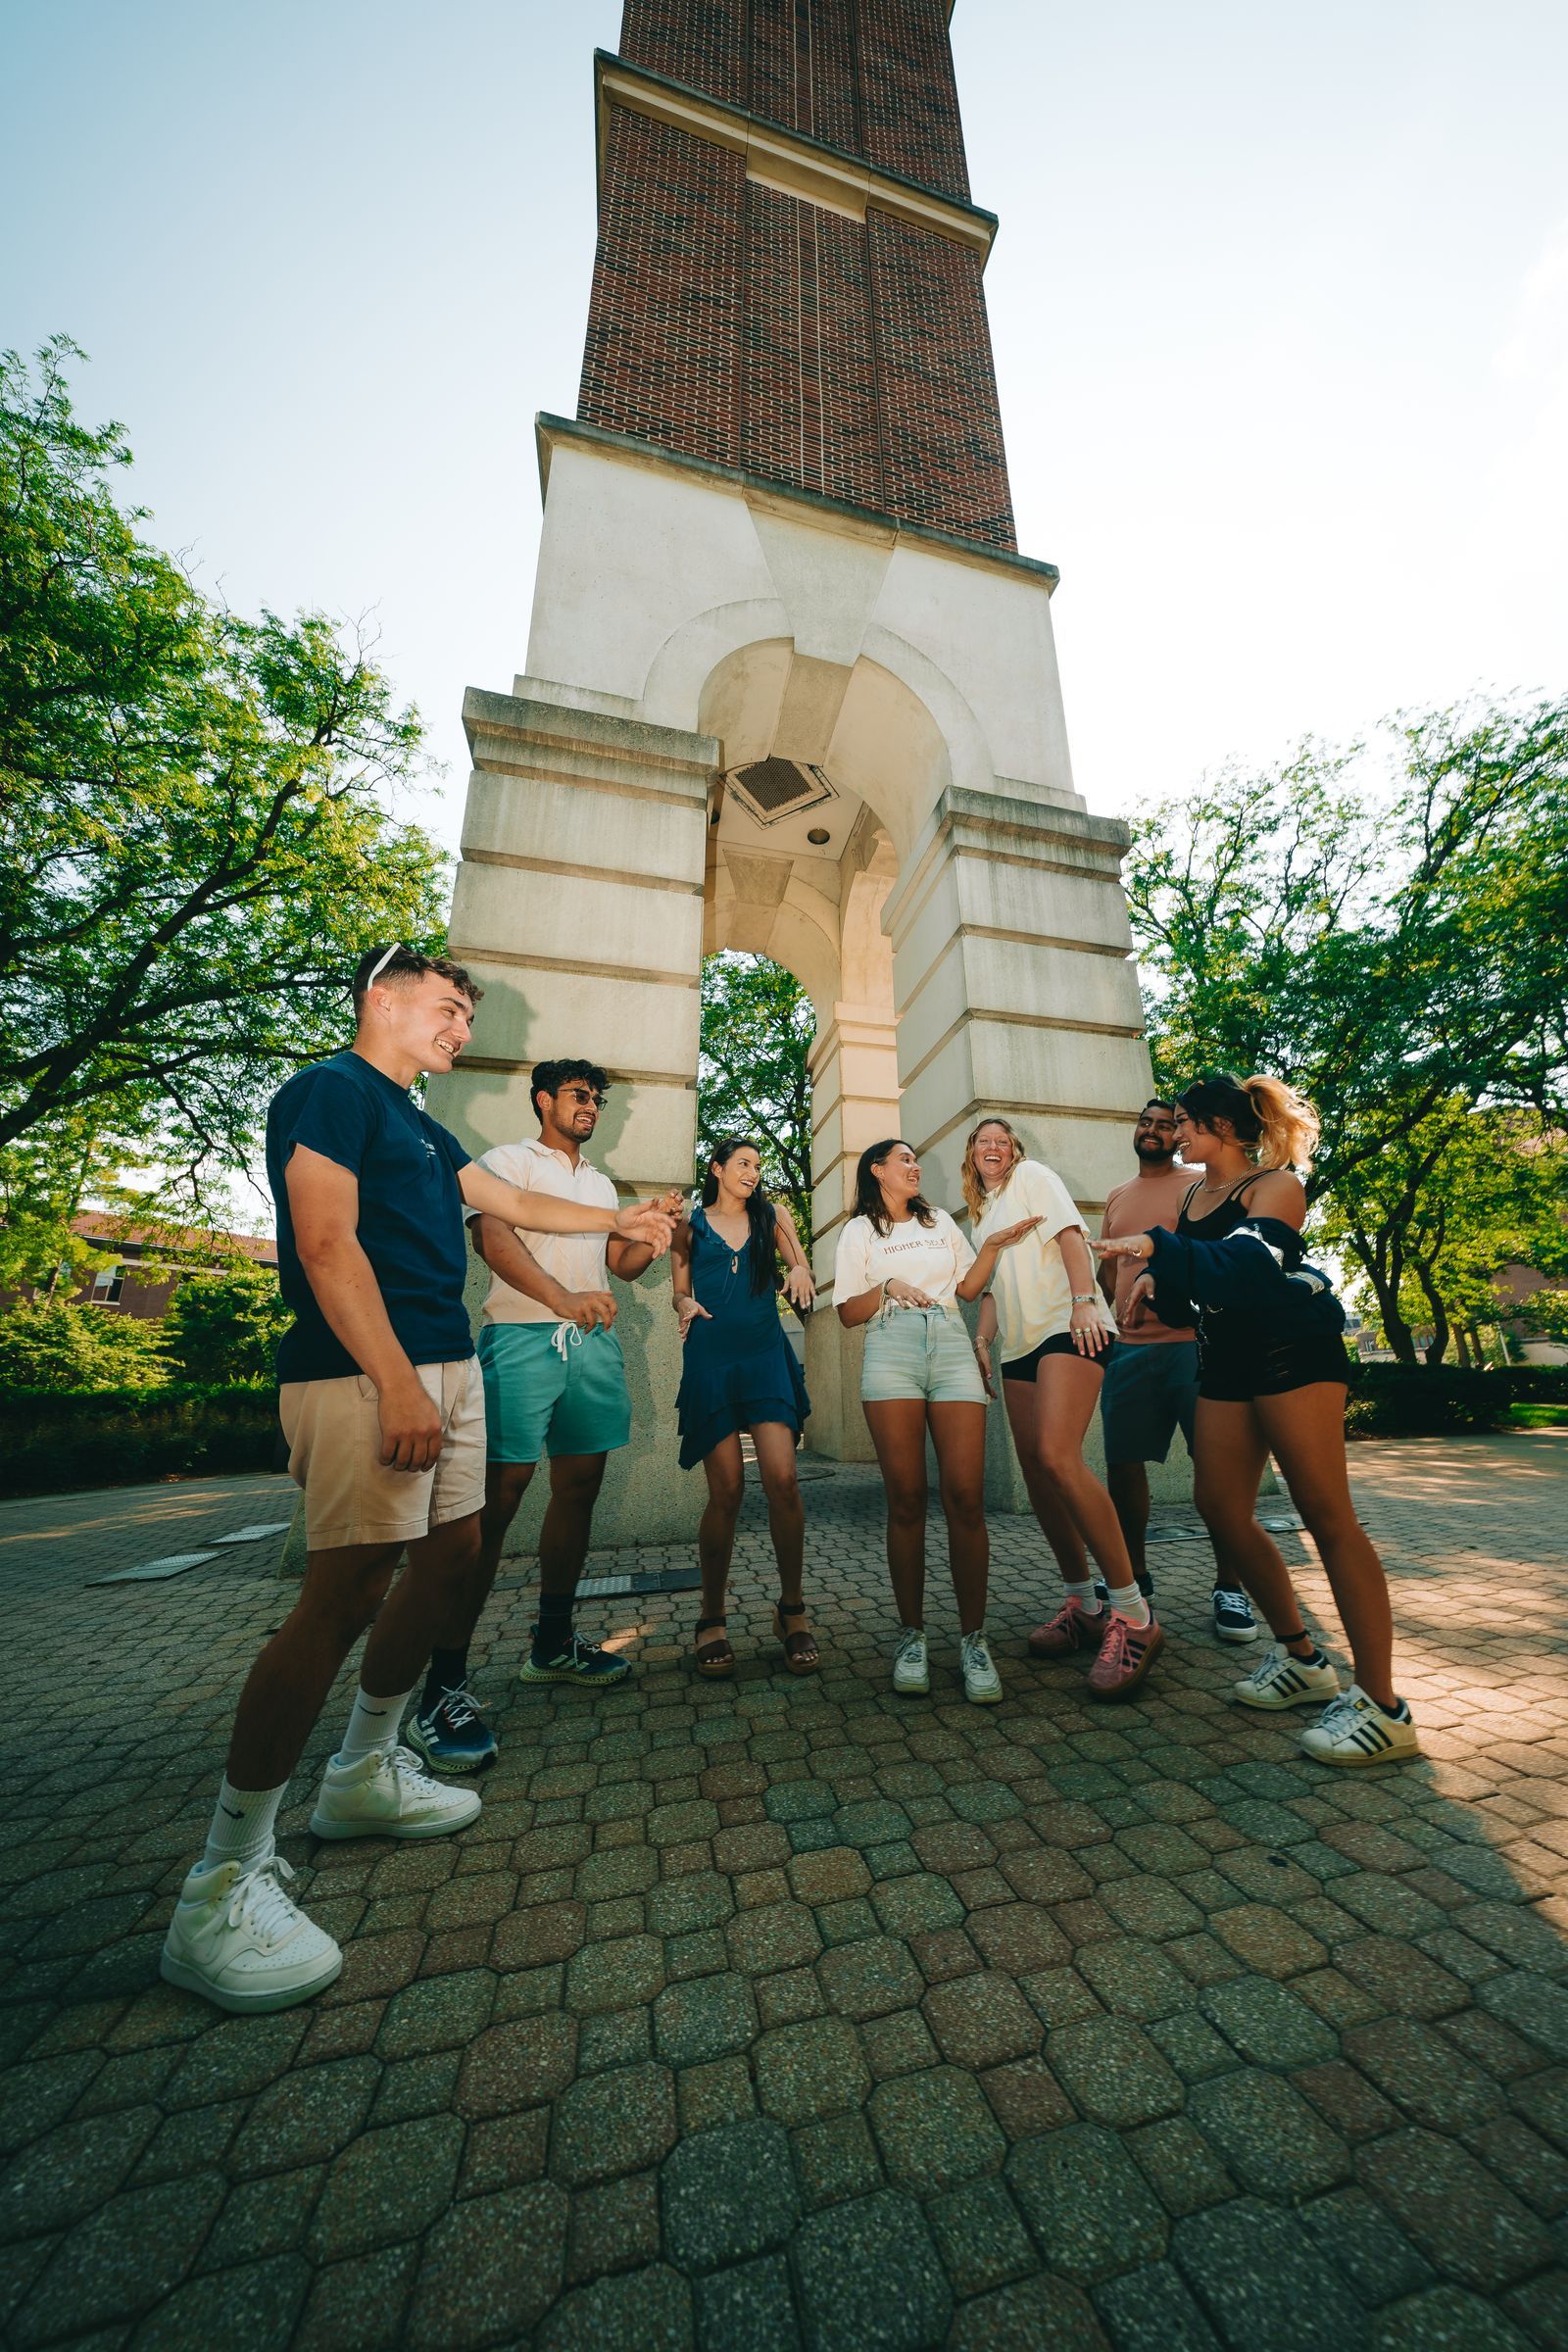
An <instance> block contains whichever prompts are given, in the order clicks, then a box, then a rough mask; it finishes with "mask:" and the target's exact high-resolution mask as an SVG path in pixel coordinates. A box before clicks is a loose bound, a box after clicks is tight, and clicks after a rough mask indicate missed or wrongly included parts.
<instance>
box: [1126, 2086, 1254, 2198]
mask: <svg viewBox="0 0 1568 2352" xmlns="http://www.w3.org/2000/svg"><path fill="white" fill-rule="evenodd" d="M1233 2079H1234V2078H1233ZM1127 2146H1128V2149H1129V2151H1130V2152H1131V2154H1132V2156H1133V2159H1134V2161H1135V2162H1136V2164H1137V2166H1138V2169H1139V2171H1140V2172H1141V2173H1142V2174H1143V2176H1144V2178H1145V2180H1147V2181H1148V2182H1149V2184H1150V2186H1151V2187H1152V2189H1153V2191H1154V2193H1155V2195H1156V2196H1157V2197H1158V2199H1159V2201H1160V2203H1161V2204H1162V2205H1163V2206H1164V2208H1165V2211H1166V2212H1167V2213H1168V2214H1169V2215H1170V2216H1171V2217H1172V2219H1173V2220H1176V2221H1180V2220H1181V2219H1182V2217H1183V2216H1184V2215H1185V2214H1189V2213H1201V2212H1202V2210H1203V2208H1204V2207H1205V2206H1207V2205H1218V2204H1221V2203H1222V2202H1223V2201H1224V2199H1225V2198H1226V2197H1233V2196H1235V2194H1236V2193H1237V2191H1236V2182H1235V2181H1234V2180H1232V2179H1231V2176H1230V2174H1229V2173H1228V2172H1227V2171H1226V2169H1225V2167H1224V2165H1223V2164H1222V2163H1221V2162H1220V2159H1219V2157H1218V2156H1217V2155H1216V2154H1215V2152H1214V2149H1213V2148H1212V2147H1210V2145H1209V2143H1208V2141H1207V2140H1205V2139H1204V2137H1203V2136H1202V2133H1201V2131H1197V2130H1195V2129H1194V2126H1193V2125H1192V2124H1191V2123H1189V2122H1188V2121H1187V2119H1186V2117H1185V2116H1171V2117H1168V2118H1167V2119H1166V2121H1165V2122H1163V2123H1159V2124H1146V2125H1145V2126H1144V2127H1143V2129H1142V2131H1131V2132H1129V2133H1128V2135H1127Z"/></svg>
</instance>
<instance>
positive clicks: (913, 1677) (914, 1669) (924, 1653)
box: [893, 1625, 931, 1691]
mask: <svg viewBox="0 0 1568 2352" xmlns="http://www.w3.org/2000/svg"><path fill="white" fill-rule="evenodd" d="M893 1688H894V1690H895V1691H929V1690H930V1688H931V1659H930V1654H929V1652H928V1650H927V1648H926V1641H925V1634H924V1631H923V1629H922V1628H921V1627H919V1626H917V1625H907V1626H906V1627H905V1629H904V1631H903V1633H902V1634H901V1635H900V1637H899V1646H898V1648H897V1649H896V1650H895V1651H894V1653H893Z"/></svg>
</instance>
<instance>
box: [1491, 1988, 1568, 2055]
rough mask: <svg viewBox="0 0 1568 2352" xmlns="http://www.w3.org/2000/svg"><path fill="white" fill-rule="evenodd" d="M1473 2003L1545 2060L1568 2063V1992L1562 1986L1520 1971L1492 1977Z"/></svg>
mask: <svg viewBox="0 0 1568 2352" xmlns="http://www.w3.org/2000/svg"><path fill="white" fill-rule="evenodd" d="M1476 2000H1477V2002H1478V2003H1479V2005H1480V2006H1481V2007H1482V2008H1483V2009H1485V2010H1486V2011H1487V2012H1488V2014H1489V2015H1490V2016H1492V2017H1495V2018H1499V2019H1501V2020H1502V2021H1503V2023H1504V2024H1506V2025H1510V2026H1512V2027H1513V2028H1514V2029H1515V2031H1516V2032H1517V2033H1520V2034H1527V2035H1528V2036H1529V2038H1530V2039H1531V2040H1532V2041H1534V2042H1536V2043H1538V2044H1539V2046H1540V2047H1541V2048H1542V2049H1543V2050H1544V2051H1545V2052H1546V2053H1547V2055H1548V2056H1550V2057H1552V2058H1558V2059H1565V2060H1568V1991H1565V1990H1564V1988H1563V1987H1562V1985H1556V1984H1553V1983H1551V1982H1550V1981H1549V1980H1548V1979H1546V1978H1544V1977H1538V1976H1532V1975H1531V1974H1530V1973H1529V1972H1528V1971H1525V1970H1521V1971H1519V1972H1517V1973H1511V1974H1509V1975H1508V1976H1505V1977H1493V1978H1492V1979H1491V1980H1490V1981H1489V1982H1488V1983H1487V1984H1485V1985H1481V1986H1479V1987H1478V1989H1477V1992H1476Z"/></svg>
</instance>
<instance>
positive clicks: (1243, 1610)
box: [1214, 1585, 1257, 1642]
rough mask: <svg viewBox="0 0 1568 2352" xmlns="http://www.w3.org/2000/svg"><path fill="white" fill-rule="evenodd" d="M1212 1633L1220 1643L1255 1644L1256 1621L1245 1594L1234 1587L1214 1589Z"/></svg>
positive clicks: (1219, 1586)
mask: <svg viewBox="0 0 1568 2352" xmlns="http://www.w3.org/2000/svg"><path fill="white" fill-rule="evenodd" d="M1214 1632H1215V1634H1216V1635H1217V1636H1218V1638H1219V1640H1220V1641H1221V1642H1255V1641H1256V1640H1257V1619H1256V1618H1255V1617H1254V1616H1253V1615H1252V1604H1251V1602H1250V1600H1249V1599H1248V1597H1247V1594H1246V1593H1243V1592H1241V1591H1240V1590H1239V1589H1238V1588H1237V1587H1236V1586H1234V1585H1216V1586H1215V1587H1214Z"/></svg>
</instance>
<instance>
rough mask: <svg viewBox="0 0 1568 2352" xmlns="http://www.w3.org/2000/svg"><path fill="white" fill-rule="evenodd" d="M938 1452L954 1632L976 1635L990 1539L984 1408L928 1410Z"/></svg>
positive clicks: (934, 1407) (935, 1407)
mask: <svg viewBox="0 0 1568 2352" xmlns="http://www.w3.org/2000/svg"><path fill="white" fill-rule="evenodd" d="M926 1409H927V1412H928V1414H929V1416H930V1421H931V1439H932V1443H933V1444H934V1446H936V1449H937V1469H938V1472H939V1474H940V1478H941V1488H942V1510H943V1516H944V1517H945V1518H946V1520H947V1523H948V1559H949V1561H950V1563H951V1565H952V1569H953V1591H954V1594H955V1597H956V1600H957V1603H958V1631H959V1633H960V1634H977V1633H979V1632H980V1630H981V1628H982V1627H983V1626H984V1624H985V1621H986V1591H987V1587H988V1585H989V1583H990V1576H991V1536H990V1532H989V1530H988V1529H987V1527H986V1408H985V1406H984V1405H983V1404H933V1405H928V1406H927V1408H926Z"/></svg>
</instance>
